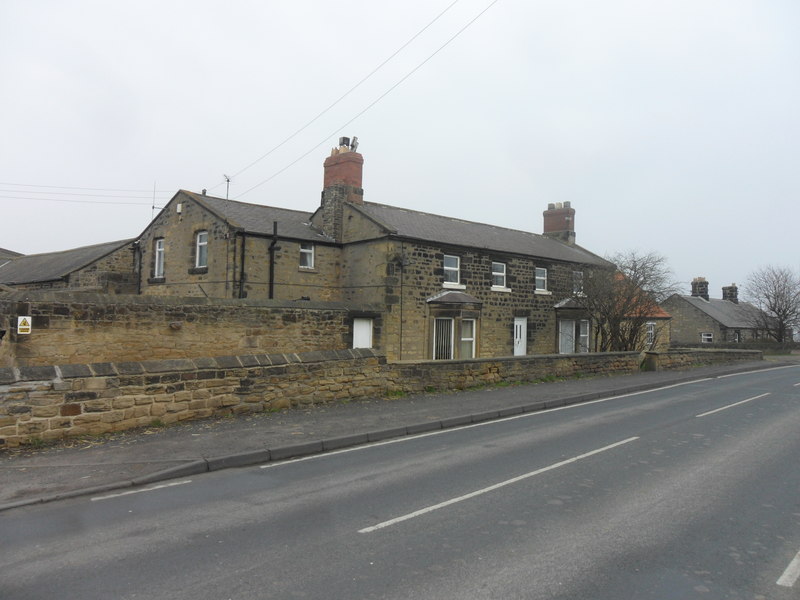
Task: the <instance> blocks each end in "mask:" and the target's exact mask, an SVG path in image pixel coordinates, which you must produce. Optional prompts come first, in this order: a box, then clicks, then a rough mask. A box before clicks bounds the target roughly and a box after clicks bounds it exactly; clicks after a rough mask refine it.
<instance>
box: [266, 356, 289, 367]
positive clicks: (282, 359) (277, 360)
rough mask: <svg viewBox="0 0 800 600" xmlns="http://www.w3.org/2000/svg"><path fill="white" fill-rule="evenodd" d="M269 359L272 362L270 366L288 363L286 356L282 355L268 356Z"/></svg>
mask: <svg viewBox="0 0 800 600" xmlns="http://www.w3.org/2000/svg"><path fill="white" fill-rule="evenodd" d="M269 358H270V361H272V365H273V366H278V365H286V364H289V361H288V360H287V359H286V356H285V355H283V354H270V356H269Z"/></svg>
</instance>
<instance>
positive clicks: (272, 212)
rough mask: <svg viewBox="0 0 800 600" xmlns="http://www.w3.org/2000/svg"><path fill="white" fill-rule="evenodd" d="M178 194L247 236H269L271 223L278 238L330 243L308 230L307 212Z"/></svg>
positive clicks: (317, 233) (316, 232)
mask: <svg viewBox="0 0 800 600" xmlns="http://www.w3.org/2000/svg"><path fill="white" fill-rule="evenodd" d="M181 192H182V193H184V194H186V195H187V196H189V197H191V198H192V199H193V200H195V201H196V202H197V203H198V204H200V205H201V206H205V207H206V208H207V209H208V210H210V211H211V212H213V213H214V214H216V215H217V216H218V217H220V218H221V219H223V220H224V221H227V222H228V223H229V224H230V225H231V226H233V227H238V228H241V229H243V230H244V231H246V232H247V233H253V234H256V235H272V226H273V223H274V222H275V221H277V222H278V236H279V237H287V238H293V239H299V240H308V241H313V242H332V241H333V240H331V239H330V238H328V237H327V236H325V235H324V234H323V233H322V232H320V231H319V230H317V229H315V228H314V227H312V226H311V214H312V213H309V212H304V211H299V210H291V209H288V208H276V207H274V206H264V205H263V204H248V203H246V202H237V201H236V200H225V199H224V198H216V197H214V196H203V195H201V194H195V193H193V192H187V191H186V190H181Z"/></svg>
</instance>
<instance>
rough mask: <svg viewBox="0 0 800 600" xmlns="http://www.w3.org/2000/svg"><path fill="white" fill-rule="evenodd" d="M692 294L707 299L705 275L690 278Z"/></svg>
mask: <svg viewBox="0 0 800 600" xmlns="http://www.w3.org/2000/svg"><path fill="white" fill-rule="evenodd" d="M692 296H695V297H696V298H703V299H704V300H708V281H706V278H705V277H695V278H694V279H692Z"/></svg>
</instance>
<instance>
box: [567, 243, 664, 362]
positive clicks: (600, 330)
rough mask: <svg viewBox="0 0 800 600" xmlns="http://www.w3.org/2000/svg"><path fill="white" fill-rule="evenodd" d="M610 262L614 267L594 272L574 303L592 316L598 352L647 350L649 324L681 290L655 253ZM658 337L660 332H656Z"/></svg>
mask: <svg viewBox="0 0 800 600" xmlns="http://www.w3.org/2000/svg"><path fill="white" fill-rule="evenodd" d="M607 260H608V261H609V262H611V263H612V265H613V266H612V267H610V268H607V269H597V268H595V269H592V270H589V271H588V275H587V277H585V278H584V283H583V292H582V293H581V294H579V295H578V296H576V297H575V299H574V300H575V302H576V303H578V304H580V305H581V306H583V307H584V308H585V309H586V310H587V311H588V312H589V313H590V315H591V317H592V322H593V326H594V333H595V336H594V339H595V349H596V350H597V351H599V352H615V351H626V350H645V349H649V348H651V347H653V346H654V345H655V343H656V342H657V339H656V337H655V336H654V337H653V339H652V340H651V341H650V344H649V346H648V347H647V348H646V347H645V346H646V345H647V344H646V341H647V323H648V322H651V321H652V320H653V318H654V316H655V315H659V314H660V313H661V310H660V308H659V306H658V303H659V302H660V301H661V300H663V299H665V298H666V297H667V296H669V295H671V294H673V293H675V292H676V291H677V289H678V286H677V284H676V283H675V282H674V280H673V275H672V271H671V269H670V268H669V265H668V263H667V259H666V258H665V257H664V256H661V255H660V254H657V253H655V252H648V253H646V254H641V253H639V252H637V251H629V252H621V253H617V254H615V255H612V256H610V257H607ZM654 333H655V335H656V336H657V334H658V331H656V332H654Z"/></svg>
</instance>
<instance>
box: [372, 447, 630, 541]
mask: <svg viewBox="0 0 800 600" xmlns="http://www.w3.org/2000/svg"><path fill="white" fill-rule="evenodd" d="M638 439H639V438H638V437H632V438H628V439H627V440H622V441H621V442H616V443H615V444H611V445H609V446H604V447H602V448H598V449H597V450H592V451H591V452H587V453H585V454H581V455H579V456H574V457H572V458H568V459H567V460H562V461H561V462H557V463H554V464H552V465H550V466H548V467H543V468H541V469H537V470H536V471H531V472H530V473H525V474H524V475H519V476H518V477H513V478H511V479H507V480H505V481H501V482H500V483H495V484H494V485H490V486H489V487H485V488H483V489H480V490H476V491H474V492H470V493H469V494H464V495H463V496H458V497H457V498H451V499H450V500H446V501H444V502H440V503H439V504H434V505H432V506H428V507H426V508H422V509H420V510H416V511H414V512H412V513H408V514H406V515H403V516H400V517H396V518H394V519H389V520H388V521H383V522H382V523H378V524H377V525H372V526H370V527H365V528H364V529H359V530H358V533H372V532H373V531H377V530H378V529H383V528H384V527H389V526H390V525H395V524H397V523H401V522H402V521H408V520H409V519H413V518H415V517H419V516H421V515H425V514H427V513H430V512H433V511H435V510H439V509H440V508H444V507H445V506H450V505H451V504H456V503H458V502H463V501H464V500H469V499H470V498H475V497H476V496H481V495H483V494H487V493H489V492H492V491H494V490H497V489H500V488H502V487H505V486H507V485H511V484H512V483H517V482H519V481H522V480H523V479H528V478H529V477H533V476H534V475H540V474H541V473H546V472H547V471H552V470H553V469H558V468H559V467H563V466H566V465H569V464H572V463H574V462H577V461H579V460H582V459H584V458H588V457H590V456H594V455H595V454H600V453H601V452H606V451H607V450H611V449H613V448H616V447H618V446H622V445H623V444H628V443H630V442H634V441H636V440H638Z"/></svg>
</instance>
